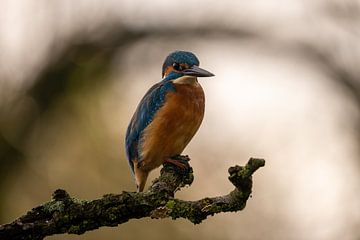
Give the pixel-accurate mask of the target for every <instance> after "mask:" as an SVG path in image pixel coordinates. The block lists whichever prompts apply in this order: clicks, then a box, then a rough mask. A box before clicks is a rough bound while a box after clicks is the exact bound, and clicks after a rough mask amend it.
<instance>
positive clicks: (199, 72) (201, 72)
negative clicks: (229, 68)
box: [182, 65, 215, 77]
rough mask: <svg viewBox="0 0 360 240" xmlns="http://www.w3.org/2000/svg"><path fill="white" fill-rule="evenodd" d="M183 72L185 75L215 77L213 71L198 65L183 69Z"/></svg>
mask: <svg viewBox="0 0 360 240" xmlns="http://www.w3.org/2000/svg"><path fill="white" fill-rule="evenodd" d="M182 73H183V74H184V75H187V76H194V77H213V76H215V75H214V74H212V73H211V72H209V71H206V70H205V69H202V68H199V67H198V66H196V65H193V66H192V67H190V68H187V69H185V70H183V71H182Z"/></svg>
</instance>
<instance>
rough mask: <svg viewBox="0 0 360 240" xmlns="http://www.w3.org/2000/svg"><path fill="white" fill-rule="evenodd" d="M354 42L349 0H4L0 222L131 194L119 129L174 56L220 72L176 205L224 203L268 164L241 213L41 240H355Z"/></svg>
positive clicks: (359, 210)
mask: <svg viewBox="0 0 360 240" xmlns="http://www.w3.org/2000/svg"><path fill="white" fill-rule="evenodd" d="M359 42H360V2H359V1H356V0H316V1H314V0H294V1H276V0H269V1H260V0H253V1H230V0H222V1H204V0H199V1H189V0H183V1H177V2H176V1H175V2H174V1H160V0H153V1H139V0H77V1H72V0H61V1H49V0H27V1H21V0H0V223H6V222H10V221H12V220H13V219H15V218H17V217H19V216H21V215H22V214H24V213H25V212H26V211H27V210H29V209H31V208H32V207H34V206H36V205H38V204H40V203H42V202H44V201H48V200H49V198H50V195H51V193H52V192H53V191H54V190H55V189H57V188H63V189H66V190H67V191H69V193H70V194H71V195H72V196H74V197H77V198H81V199H94V198H99V197H101V196H102V195H103V194H105V193H118V192H120V191H122V190H127V191H132V190H135V185H134V183H133V180H132V177H131V174H130V171H129V169H128V164H127V162H126V159H125V153H124V134H125V131H126V127H127V124H128V122H129V119H130V118H131V116H132V113H133V112H134V110H135V108H136V106H137V103H138V102H139V100H140V98H141V97H142V96H143V94H144V93H145V91H146V90H147V89H148V88H149V87H150V86H151V85H152V84H154V83H155V82H157V81H159V80H160V79H161V66H162V62H163V60H164V58H165V57H166V55H167V54H168V53H169V52H171V51H173V50H176V49H181V50H189V51H193V52H194V53H196V54H197V56H198V57H199V58H200V61H201V66H203V67H204V68H206V69H208V70H210V71H211V72H213V73H215V74H216V77H214V78H211V79H201V80H200V81H201V83H202V86H203V88H204V90H205V92H206V101H207V105H206V114H205V119H204V122H203V124H202V126H201V128H200V130H199V132H198V134H197V135H196V137H195V138H194V139H193V141H192V142H191V144H190V145H189V146H188V147H187V148H186V150H185V153H186V154H189V155H190V156H191V157H192V161H191V164H192V166H193V168H194V172H195V182H194V183H193V185H192V186H191V187H190V188H187V189H184V190H182V191H181V192H180V193H178V194H177V197H179V198H183V199H198V198H201V197H205V196H214V195H220V194H225V193H227V192H228V191H230V190H231V189H232V186H231V184H230V183H229V182H228V180H227V175H228V174H227V169H228V167H230V166H232V165H235V164H244V163H245V162H246V161H247V159H248V158H249V157H251V156H253V157H263V158H265V159H266V160H267V162H266V167H265V168H263V169H261V170H260V171H258V172H257V173H256V174H255V177H254V181H255V182H254V191H253V197H252V198H251V199H249V201H248V204H247V207H246V209H245V210H244V211H242V212H240V213H231V214H230V213H228V214H220V215H217V216H215V217H210V218H209V219H208V220H206V221H204V222H203V223H202V224H200V225H196V226H194V225H192V224H191V223H189V222H187V221H185V220H181V219H180V220H176V221H172V220H168V219H165V220H151V219H141V220H131V221H130V222H128V223H126V224H123V225H120V226H119V227H115V228H101V229H99V230H95V231H92V232H87V233H86V234H84V235H81V236H74V235H58V236H54V237H48V238H47V239H49V240H50V239H51V240H55V239H83V240H85V239H86V240H90V239H141V238H145V237H146V239H149V240H150V239H160V240H161V239H169V238H171V239H173V240H177V239H219V240H220V239H234V240H237V239H244V240H245V239H249V240H250V239H251V240H256V239H270V240H272V239H277V240H281V239H286V240H289V239H290V240H292V239H295V240H296V239H299V240H302V239H305V240H307V239H318V240H322V239H323V240H332V239H334V240H335V239H342V240H354V239H360V230H359V229H360V201H359V197H360V196H359V191H360V164H359V163H360V159H359V156H360V148H359V147H360V115H359V110H360V68H359V66H358V64H359V62H360V44H359ZM158 174H159V173H158V171H156V172H154V173H153V174H152V175H151V177H152V178H154V177H156V176H157V175H158Z"/></svg>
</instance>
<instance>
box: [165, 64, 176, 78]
mask: <svg viewBox="0 0 360 240" xmlns="http://www.w3.org/2000/svg"><path fill="white" fill-rule="evenodd" d="M173 71H174V68H173V66H169V67H167V68H166V69H165V75H164V77H165V76H167V75H169V74H170V73H171V72H173Z"/></svg>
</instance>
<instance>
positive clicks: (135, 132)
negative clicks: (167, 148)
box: [125, 81, 175, 173]
mask: <svg viewBox="0 0 360 240" xmlns="http://www.w3.org/2000/svg"><path fill="white" fill-rule="evenodd" d="M169 91H175V87H174V85H173V84H172V83H171V82H168V81H167V82H166V81H161V82H159V83H157V84H155V85H154V86H152V87H151V88H150V89H149V90H148V91H147V93H146V94H145V96H144V97H143V98H142V99H141V101H140V103H139V105H138V106H137V109H136V111H135V113H134V115H133V117H132V119H131V121H130V124H129V126H128V128H127V131H126V139H125V148H126V155H127V158H128V161H129V166H130V168H131V170H132V172H133V173H134V163H133V160H134V159H137V160H138V161H141V160H142V159H139V155H140V153H139V151H140V149H139V147H138V146H139V140H140V139H141V135H142V133H143V131H144V130H145V128H146V127H147V126H148V125H149V124H150V123H151V122H152V120H153V118H154V116H155V114H156V112H157V111H158V110H159V109H160V108H161V107H162V106H163V105H164V102H165V97H166V93H168V92H169Z"/></svg>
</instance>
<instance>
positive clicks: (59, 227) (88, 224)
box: [0, 157, 265, 240]
mask: <svg viewBox="0 0 360 240" xmlns="http://www.w3.org/2000/svg"><path fill="white" fill-rule="evenodd" d="M184 158H185V159H184V160H185V161H188V159H187V157H184ZM264 165H265V161H264V160H263V159H255V158H251V159H250V160H249V161H248V163H247V164H246V165H245V166H244V167H240V166H235V167H231V168H229V174H230V176H229V180H230V181H231V183H232V184H233V185H234V186H235V189H234V190H233V191H232V192H230V193H229V194H227V195H224V196H218V197H212V198H210V197H207V198H203V199H201V200H197V201H184V200H179V199H176V198H174V193H175V192H176V191H177V190H179V189H180V188H181V187H184V186H186V185H190V184H191V183H192V181H193V174H192V169H191V167H190V166H188V170H189V171H188V172H186V173H184V172H181V171H178V170H176V169H175V168H174V166H173V165H167V164H166V165H164V168H163V169H162V170H161V175H160V177H159V178H158V179H156V180H155V181H154V182H153V184H152V186H151V187H150V188H149V190H148V191H146V192H143V193H134V192H123V193H121V194H107V195H104V196H103V198H101V199H97V200H92V201H85V200H78V199H75V198H71V197H70V196H69V195H68V193H67V192H66V191H64V190H60V189H58V190H56V191H55V192H54V194H53V200H52V201H50V202H47V203H44V204H42V205H40V206H38V207H35V208H33V209H32V210H31V211H29V212H28V213H27V214H26V215H24V216H22V217H20V218H18V219H16V220H15V221H14V222H12V223H10V224H4V225H0V238H1V239H2V240H10V239H11V240H17V239H37V240H40V239H43V238H44V237H46V236H50V235H54V234H60V233H72V234H83V233H85V232H86V231H89V230H93V229H97V228H99V227H102V226H117V225H119V224H122V223H125V222H127V221H128V220H130V219H134V218H136V219H139V218H144V217H151V218H165V217H171V218H172V219H176V218H185V219H188V220H189V221H191V222H192V223H194V224H198V223H201V222H202V220H204V219H206V218H207V217H208V216H210V215H211V216H212V215H214V214H216V213H221V212H235V211H240V210H242V209H244V208H245V205H246V201H247V200H248V198H249V197H250V194H251V191H252V174H253V173H254V172H255V171H256V170H257V169H259V168H260V167H263V166H264Z"/></svg>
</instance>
